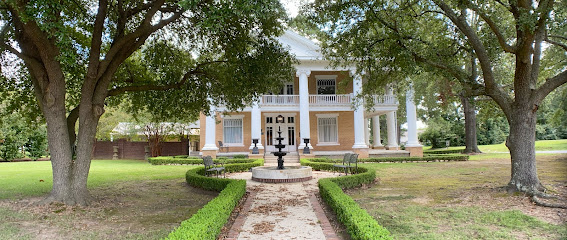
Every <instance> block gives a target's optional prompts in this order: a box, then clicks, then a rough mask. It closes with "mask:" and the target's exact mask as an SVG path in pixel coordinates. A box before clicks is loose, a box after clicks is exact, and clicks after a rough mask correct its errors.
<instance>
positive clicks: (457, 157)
mask: <svg viewBox="0 0 567 240" xmlns="http://www.w3.org/2000/svg"><path fill="white" fill-rule="evenodd" d="M468 160H469V156H468V155H462V154H427V155H425V156H423V157H379V158H359V159H358V161H359V162H441V161H468ZM309 161H311V162H314V163H340V162H342V160H341V159H329V158H310V159H309ZM331 167H332V166H331ZM322 170H329V169H322Z"/></svg>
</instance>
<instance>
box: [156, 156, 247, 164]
mask: <svg viewBox="0 0 567 240" xmlns="http://www.w3.org/2000/svg"><path fill="white" fill-rule="evenodd" d="M215 161H222V162H223V163H227V164H228V163H229V164H233V163H252V162H254V161H255V160H254V159H217V160H215ZM148 162H150V163H151V164H152V165H166V164H203V159H201V158H198V157H189V158H176V157H167V156H165V157H151V158H148Z"/></svg>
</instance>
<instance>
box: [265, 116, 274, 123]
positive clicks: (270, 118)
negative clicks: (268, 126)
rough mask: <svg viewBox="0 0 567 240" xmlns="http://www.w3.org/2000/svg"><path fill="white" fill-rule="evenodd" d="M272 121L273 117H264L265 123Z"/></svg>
mask: <svg viewBox="0 0 567 240" xmlns="http://www.w3.org/2000/svg"><path fill="white" fill-rule="evenodd" d="M273 121H274V118H272V117H266V123H272V122H273Z"/></svg>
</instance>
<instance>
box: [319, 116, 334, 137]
mask: <svg viewBox="0 0 567 240" xmlns="http://www.w3.org/2000/svg"><path fill="white" fill-rule="evenodd" d="M317 128H318V131H319V143H338V141H339V140H338V134H337V131H338V129H337V117H320V118H318V119H317Z"/></svg>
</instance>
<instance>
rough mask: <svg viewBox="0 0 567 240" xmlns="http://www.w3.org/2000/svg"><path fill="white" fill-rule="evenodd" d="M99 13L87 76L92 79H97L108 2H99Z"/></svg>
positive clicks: (102, 0)
mask: <svg viewBox="0 0 567 240" xmlns="http://www.w3.org/2000/svg"><path fill="white" fill-rule="evenodd" d="M98 5H99V7H98V13H97V15H96V19H95V22H94V27H93V36H92V40H91V49H90V53H89V65H88V71H87V76H88V77H89V78H90V79H93V80H95V79H96V73H97V69H98V66H99V64H100V47H101V45H102V32H103V30H104V19H105V18H106V10H107V9H108V1H107V0H99V2H98Z"/></svg>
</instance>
